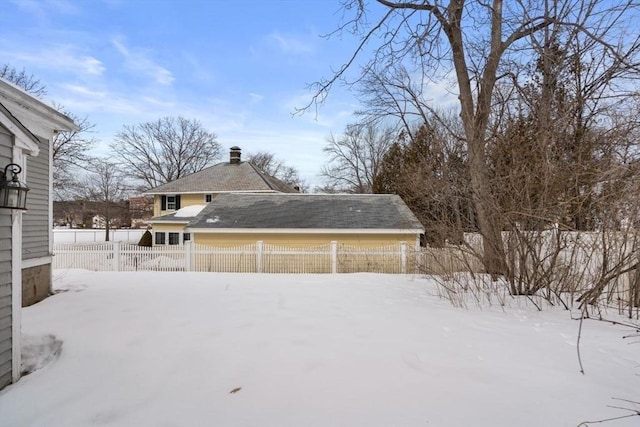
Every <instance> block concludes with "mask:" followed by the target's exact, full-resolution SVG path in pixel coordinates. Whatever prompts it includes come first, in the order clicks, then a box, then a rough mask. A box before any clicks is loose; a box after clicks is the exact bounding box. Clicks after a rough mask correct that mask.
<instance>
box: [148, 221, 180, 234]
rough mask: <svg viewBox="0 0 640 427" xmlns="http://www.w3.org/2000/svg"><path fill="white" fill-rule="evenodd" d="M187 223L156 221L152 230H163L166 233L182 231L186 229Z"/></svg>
mask: <svg viewBox="0 0 640 427" xmlns="http://www.w3.org/2000/svg"><path fill="white" fill-rule="evenodd" d="M185 225H186V224H158V223H155V224H153V229H152V230H151V232H156V231H163V232H165V233H168V232H170V231H171V232H180V233H182V232H183V231H184V227H185Z"/></svg>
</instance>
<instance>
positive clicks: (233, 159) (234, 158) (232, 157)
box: [229, 146, 242, 165]
mask: <svg viewBox="0 0 640 427" xmlns="http://www.w3.org/2000/svg"><path fill="white" fill-rule="evenodd" d="M240 151H242V150H240V147H237V146H233V147H231V151H230V152H229V163H231V164H232V165H233V164H238V163H240V156H241V154H240Z"/></svg>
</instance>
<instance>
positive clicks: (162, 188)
mask: <svg viewBox="0 0 640 427" xmlns="http://www.w3.org/2000/svg"><path fill="white" fill-rule="evenodd" d="M221 191H277V192H281V193H295V192H296V190H295V189H293V188H292V187H291V186H289V185H288V184H286V183H284V182H282V181H280V180H279V179H276V178H274V177H272V176H269V175H267V174H266V173H264V172H262V171H261V170H260V169H258V168H257V167H256V166H254V165H252V164H251V163H249V162H240V163H236V164H233V163H229V162H223V163H218V164H216V165H213V166H210V167H208V168H206V169H203V170H201V171H200V172H196V173H193V174H191V175H187V176H185V177H182V178H179V179H176V180H175V181H171V182H168V183H166V184H163V185H159V186H158V187H155V188H152V189H151V190H149V191H147V192H146V194H176V193H217V192H221Z"/></svg>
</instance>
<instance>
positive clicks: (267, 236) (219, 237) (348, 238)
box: [154, 226, 418, 247]
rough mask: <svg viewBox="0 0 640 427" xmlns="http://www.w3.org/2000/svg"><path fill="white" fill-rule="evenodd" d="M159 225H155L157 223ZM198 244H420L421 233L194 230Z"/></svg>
mask: <svg viewBox="0 0 640 427" xmlns="http://www.w3.org/2000/svg"><path fill="white" fill-rule="evenodd" d="M154 227H155V226H154ZM193 238H194V241H195V243H197V244H201V245H207V246H224V247H228V246H239V245H246V244H252V243H256V242H257V241H262V242H264V243H266V244H271V245H281V246H288V247H308V246H319V245H324V244H327V243H330V242H331V241H336V242H338V243H340V244H347V245H354V246H370V247H374V246H385V245H396V244H398V243H399V242H406V243H407V245H409V247H413V246H414V245H415V244H416V241H417V238H418V235H416V234H414V233H406V234H281V233H280V234H275V233H274V234H271V233H263V234H244V233H197V232H196V233H194V236H193Z"/></svg>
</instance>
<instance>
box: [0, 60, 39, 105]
mask: <svg viewBox="0 0 640 427" xmlns="http://www.w3.org/2000/svg"><path fill="white" fill-rule="evenodd" d="M0 77H2V78H3V79H5V80H7V81H8V82H11V83H13V84H14V85H16V86H18V87H19V88H20V89H22V90H24V91H25V92H27V93H30V94H31V95H33V96H35V97H36V98H42V97H43V96H45V95H46V94H47V88H46V87H45V85H44V84H43V83H42V82H41V81H40V79H39V78H37V77H36V76H34V75H33V74H28V73H27V72H26V71H25V69H24V68H23V69H22V70H18V69H16V68H15V67H13V66H11V65H9V64H3V65H2V66H1V67H0Z"/></svg>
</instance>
